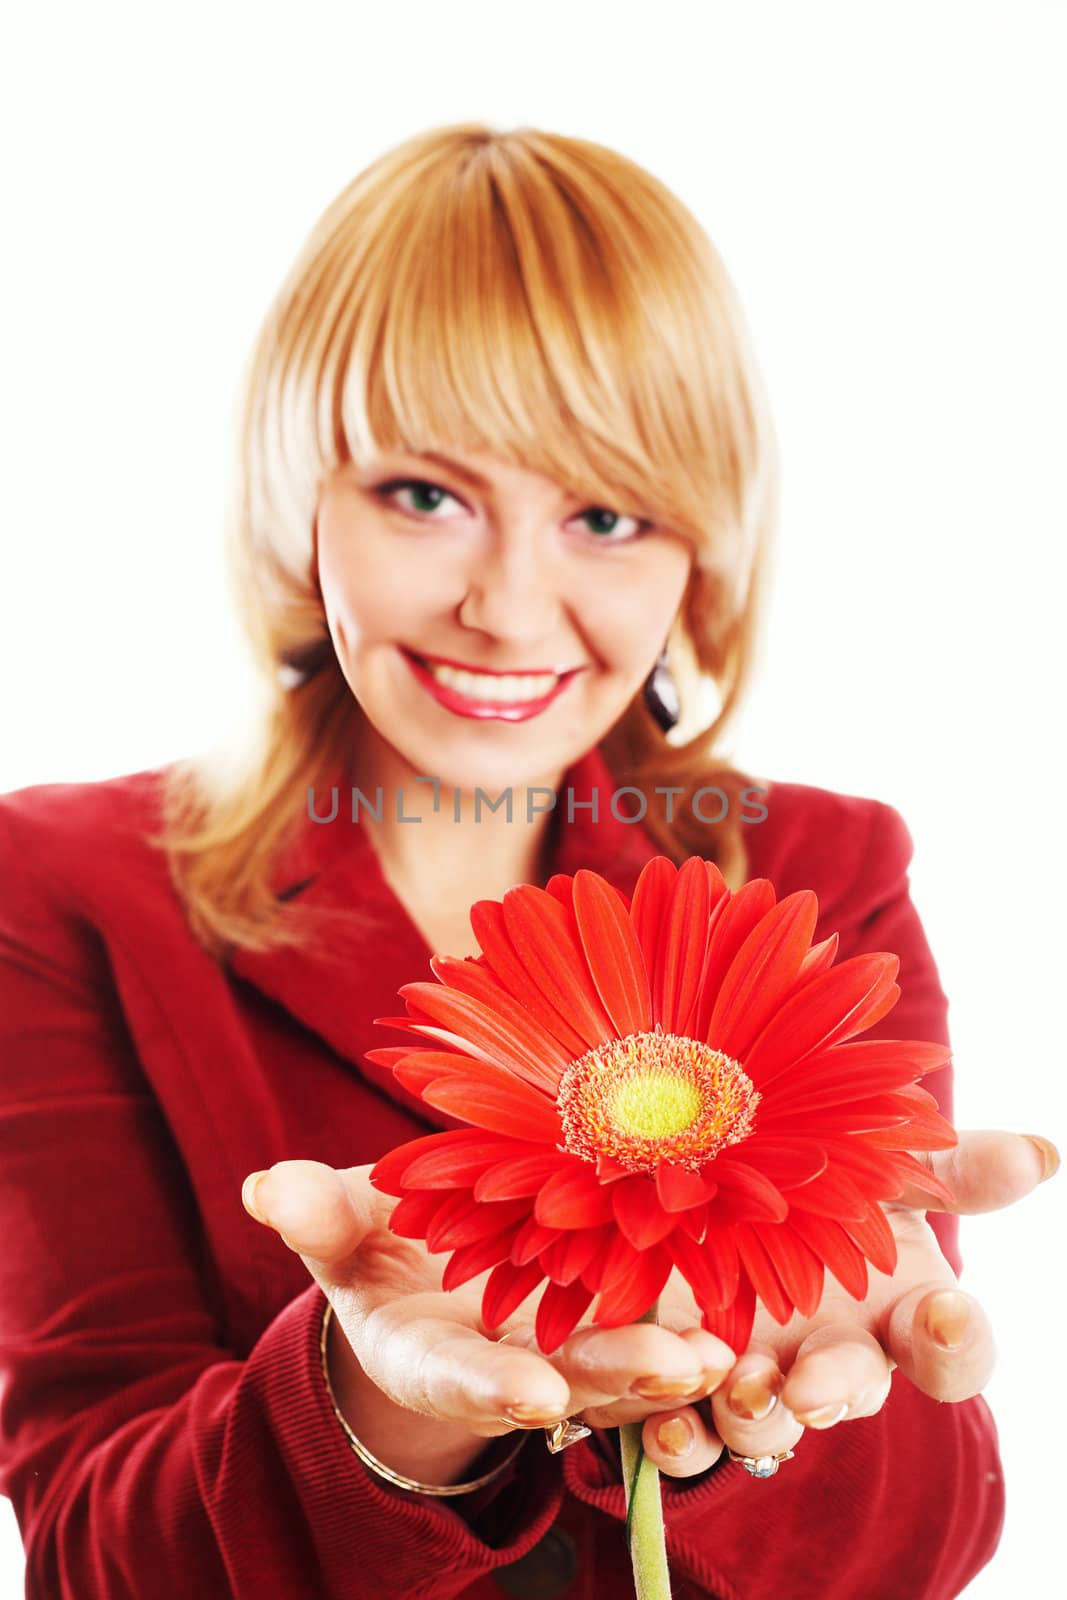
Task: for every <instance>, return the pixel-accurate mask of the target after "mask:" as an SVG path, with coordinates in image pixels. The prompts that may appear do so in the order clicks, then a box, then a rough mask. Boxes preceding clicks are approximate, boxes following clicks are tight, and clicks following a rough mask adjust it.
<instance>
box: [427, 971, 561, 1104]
mask: <svg viewBox="0 0 1067 1600" xmlns="http://www.w3.org/2000/svg"><path fill="white" fill-rule="evenodd" d="M471 970H472V971H476V970H477V969H476V968H472V969H471ZM400 993H401V995H402V996H403V997H404V999H405V1000H407V999H408V998H409V997H410V998H411V999H413V1000H414V1001H415V1002H416V1004H417V1005H418V1006H419V1009H420V1010H421V1011H424V1012H425V1013H426V1014H427V1016H429V1017H431V1018H432V1019H433V1020H434V1021H435V1022H438V1023H440V1024H441V1025H442V1026H443V1027H445V1028H447V1029H448V1030H449V1032H450V1033H451V1034H452V1035H454V1036H455V1037H458V1038H459V1039H461V1040H462V1041H463V1048H464V1049H465V1050H466V1051H467V1053H468V1054H469V1055H472V1056H477V1057H479V1058H480V1059H481V1060H482V1061H487V1062H488V1063H489V1065H490V1066H494V1067H499V1068H501V1069H502V1070H503V1071H505V1072H509V1073H514V1074H516V1075H517V1076H518V1077H520V1078H522V1079H524V1080H525V1082H527V1083H529V1084H532V1085H533V1086H534V1088H536V1089H540V1090H542V1091H543V1092H544V1093H545V1094H546V1095H551V1096H552V1098H553V1100H554V1099H555V1097H556V1093H557V1091H558V1089H559V1080H560V1076H561V1072H562V1070H564V1069H563V1068H561V1069H560V1071H556V1070H554V1069H553V1067H552V1066H551V1065H549V1066H546V1065H545V1062H544V1059H543V1056H542V1055H541V1054H539V1053H538V1050H537V1049H536V1047H535V1046H533V1045H531V1043H530V1039H529V1032H524V1031H523V1024H522V1022H521V1020H520V1021H519V1022H518V1024H516V1023H515V1022H514V1021H513V1020H508V1019H507V1018H505V1017H503V1016H501V1015H500V1013H499V1012H497V1011H494V1010H492V1009H491V1008H490V1007H489V1006H488V1005H486V1004H484V1002H483V1001H481V1000H476V999H475V998H474V997H473V996H472V995H469V994H460V993H459V991H458V990H456V989H448V988H446V987H445V986H444V984H441V983H406V984H405V985H404V986H403V988H402V989H401V990H400ZM506 1003H508V1002H507V997H506V996H505V1004H506ZM534 1026H536V1025H534ZM531 1031H532V1029H531ZM540 1031H541V1034H542V1037H543V1036H544V1035H543V1030H540ZM557 1057H558V1059H559V1060H560V1061H561V1062H564V1065H565V1066H566V1065H569V1062H566V1059H565V1057H564V1056H563V1054H562V1052H561V1051H558V1050H557Z"/></svg>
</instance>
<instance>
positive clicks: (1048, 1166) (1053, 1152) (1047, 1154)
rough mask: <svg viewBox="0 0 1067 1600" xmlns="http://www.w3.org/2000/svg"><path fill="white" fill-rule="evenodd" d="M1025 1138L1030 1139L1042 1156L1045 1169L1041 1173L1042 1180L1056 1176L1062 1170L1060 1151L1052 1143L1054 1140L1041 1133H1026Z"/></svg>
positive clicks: (1042, 1181)
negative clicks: (1043, 1136)
mask: <svg viewBox="0 0 1067 1600" xmlns="http://www.w3.org/2000/svg"><path fill="white" fill-rule="evenodd" d="M1023 1138H1024V1139H1029V1141H1030V1143H1031V1144H1032V1145H1034V1146H1035V1147H1036V1149H1037V1153H1038V1155H1039V1156H1040V1157H1041V1165H1042V1167H1043V1168H1044V1171H1043V1172H1042V1174H1041V1178H1040V1182H1041V1183H1044V1182H1045V1180H1046V1178H1052V1177H1054V1176H1055V1175H1056V1173H1057V1172H1059V1170H1060V1153H1059V1151H1058V1150H1057V1149H1056V1146H1055V1145H1054V1144H1053V1143H1052V1140H1051V1139H1043V1138H1042V1137H1041V1135H1040V1134H1039V1133H1024V1134H1023Z"/></svg>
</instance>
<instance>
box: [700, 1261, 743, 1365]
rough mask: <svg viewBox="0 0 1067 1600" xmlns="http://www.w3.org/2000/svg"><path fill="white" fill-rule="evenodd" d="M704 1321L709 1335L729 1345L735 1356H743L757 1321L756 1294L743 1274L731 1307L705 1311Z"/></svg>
mask: <svg viewBox="0 0 1067 1600" xmlns="http://www.w3.org/2000/svg"><path fill="white" fill-rule="evenodd" d="M702 1320H703V1323H704V1326H705V1328H707V1330H708V1332H709V1333H713V1334H714V1335H715V1337H716V1338H717V1339H721V1340H722V1341H723V1343H724V1344H728V1345H729V1346H730V1349H731V1350H733V1351H734V1352H735V1354H737V1355H743V1354H744V1352H745V1351H746V1350H747V1349H748V1341H749V1340H750V1339H751V1337H752V1324H753V1322H755V1320H756V1292H755V1290H754V1289H753V1287H752V1285H751V1283H750V1282H749V1281H748V1278H747V1277H745V1275H744V1274H742V1276H741V1280H740V1282H739V1283H738V1286H737V1296H736V1298H735V1299H734V1300H733V1301H732V1302H731V1303H730V1305H729V1306H727V1307H726V1308H725V1309H724V1310H722V1311H705V1312H704V1316H703V1319H702Z"/></svg>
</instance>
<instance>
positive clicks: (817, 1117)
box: [760, 1094, 909, 1143]
mask: <svg viewBox="0 0 1067 1600" xmlns="http://www.w3.org/2000/svg"><path fill="white" fill-rule="evenodd" d="M908 1120H909V1117H908V1112H907V1110H906V1108H905V1107H904V1106H902V1105H901V1104H900V1102H899V1101H898V1100H897V1099H896V1097H895V1096H894V1095H889V1094H883V1095H871V1096H869V1097H868V1098H867V1099H866V1100H856V1101H855V1102H854V1103H852V1104H845V1105H837V1106H829V1107H827V1109H826V1110H825V1111H823V1110H820V1109H817V1108H814V1107H813V1108H811V1109H809V1110H807V1111H783V1112H781V1113H779V1111H778V1109H777V1107H768V1110H767V1113H766V1115H765V1116H762V1117H761V1118H760V1128H761V1130H762V1131H763V1132H765V1133H766V1134H768V1136H770V1135H773V1136H774V1137H775V1138H784V1137H786V1136H792V1137H794V1138H795V1137H799V1136H802V1130H803V1133H806V1134H808V1135H809V1137H810V1138H812V1139H817V1140H822V1139H823V1138H824V1137H829V1136H830V1135H831V1134H841V1133H866V1132H867V1130H868V1128H900V1127H903V1126H905V1125H906V1124H907V1122H908ZM900 1142H901V1143H903V1142H904V1141H903V1140H901V1141H900Z"/></svg>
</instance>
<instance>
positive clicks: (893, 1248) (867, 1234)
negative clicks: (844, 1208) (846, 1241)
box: [841, 1204, 897, 1274]
mask: <svg viewBox="0 0 1067 1600" xmlns="http://www.w3.org/2000/svg"><path fill="white" fill-rule="evenodd" d="M841 1226H842V1227H843V1228H844V1230H845V1232H846V1233H847V1234H848V1236H849V1238H850V1239H852V1240H854V1242H855V1243H856V1244H858V1245H859V1247H860V1249H861V1250H862V1251H863V1253H864V1255H865V1256H866V1257H867V1260H868V1261H870V1262H872V1263H873V1265H874V1266H876V1267H877V1268H878V1271H879V1272H885V1273H887V1274H892V1273H894V1272H895V1271H896V1267H897V1241H896V1236H895V1235H894V1233H893V1230H892V1228H891V1227H890V1226H889V1223H888V1222H887V1221H886V1216H885V1212H884V1211H883V1210H882V1208H881V1206H880V1205H878V1204H874V1205H872V1206H869V1207H868V1209H867V1214H866V1216H864V1217H863V1218H861V1219H859V1220H853V1219H852V1218H844V1217H843V1218H842V1219H841Z"/></svg>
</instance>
